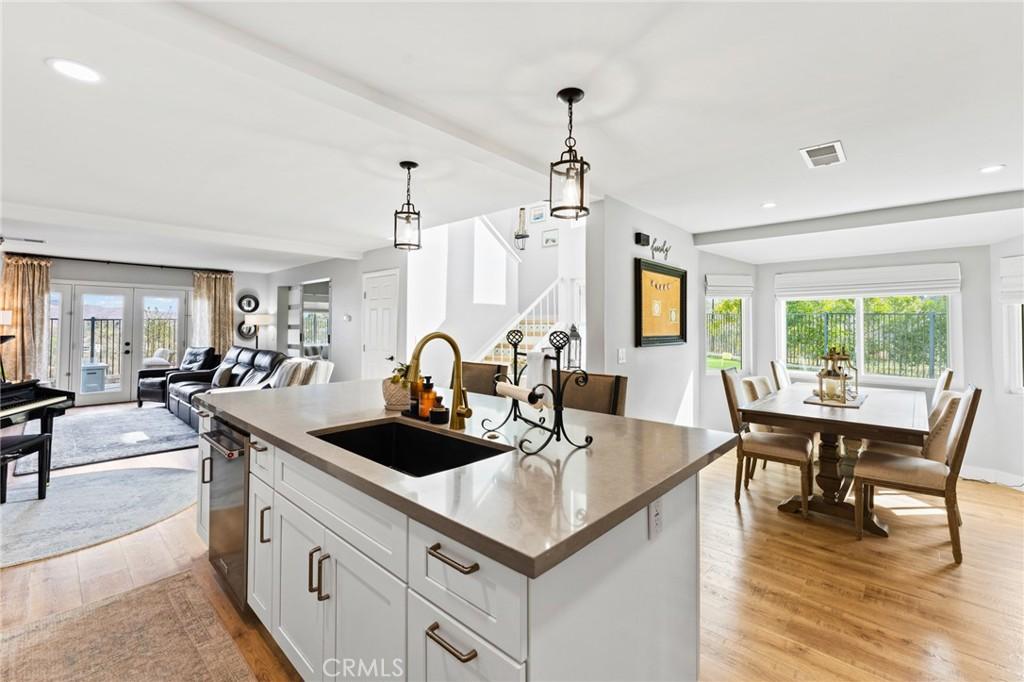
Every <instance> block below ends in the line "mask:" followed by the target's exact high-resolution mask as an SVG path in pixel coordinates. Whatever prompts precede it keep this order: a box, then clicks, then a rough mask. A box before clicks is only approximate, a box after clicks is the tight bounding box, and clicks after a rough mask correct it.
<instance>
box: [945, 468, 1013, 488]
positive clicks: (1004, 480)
mask: <svg viewBox="0 0 1024 682" xmlns="http://www.w3.org/2000/svg"><path fill="white" fill-rule="evenodd" d="M960 478H969V479H971V480H972V481H984V482H985V483H998V484H999V485H1005V486H1009V487H1011V488H1020V487H1024V476H1020V475H1015V474H1011V473H1008V472H1006V471H1000V470H999V469H988V468H985V467H972V466H964V467H963V468H962V469H961V470H960Z"/></svg>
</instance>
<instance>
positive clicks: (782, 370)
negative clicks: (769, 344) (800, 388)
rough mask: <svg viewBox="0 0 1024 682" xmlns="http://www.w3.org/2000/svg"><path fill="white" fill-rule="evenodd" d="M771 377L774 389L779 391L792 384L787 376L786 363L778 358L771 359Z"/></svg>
mask: <svg viewBox="0 0 1024 682" xmlns="http://www.w3.org/2000/svg"><path fill="white" fill-rule="evenodd" d="M771 365H772V377H773V378H774V379H775V389H776V390H778V391H781V390H782V389H784V388H786V387H787V386H792V385H793V382H792V381H791V380H790V378H789V370H788V369H786V363H784V362H782V361H780V360H772V362H771Z"/></svg>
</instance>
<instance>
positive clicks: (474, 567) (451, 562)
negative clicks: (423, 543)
mask: <svg viewBox="0 0 1024 682" xmlns="http://www.w3.org/2000/svg"><path fill="white" fill-rule="evenodd" d="M427 554H429V555H430V556H432V557H434V558H435V559H437V560H438V561H440V562H441V563H443V564H445V565H447V566H451V567H452V568H454V569H455V570H456V571H458V572H459V573H461V574H462V575H469V574H470V573H476V572H477V571H479V570H480V564H478V563H477V562H475V561H474V562H473V563H472V564H470V565H469V566H467V565H466V564H460V563H459V562H458V561H456V560H455V559H452V558H451V557H450V556H446V555H444V554H441V543H440V542H435V543H434V544H433V545H431V546H430V547H429V548H427Z"/></svg>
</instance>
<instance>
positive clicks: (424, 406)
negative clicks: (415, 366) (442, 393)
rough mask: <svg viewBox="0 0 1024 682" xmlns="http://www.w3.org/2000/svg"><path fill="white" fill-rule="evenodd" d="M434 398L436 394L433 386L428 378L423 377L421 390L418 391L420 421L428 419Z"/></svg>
mask: <svg viewBox="0 0 1024 682" xmlns="http://www.w3.org/2000/svg"><path fill="white" fill-rule="evenodd" d="M436 398H437V392H436V391H435V390H434V384H433V382H431V381H430V377H428V376H425V377H423V390H421V391H420V403H419V410H420V413H419V417H420V419H430V408H432V407H433V406H434V400H435V399H436Z"/></svg>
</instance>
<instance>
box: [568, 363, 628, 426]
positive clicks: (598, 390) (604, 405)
mask: <svg viewBox="0 0 1024 682" xmlns="http://www.w3.org/2000/svg"><path fill="white" fill-rule="evenodd" d="M562 374H563V376H562V381H563V382H564V381H565V376H564V375H565V372H563V373H562ZM554 377H555V372H554V370H552V371H551V381H552V382H554V380H555V378H554ZM627 381H628V377H624V376H620V375H618V374H595V373H594V372H587V384H586V386H580V385H578V384H577V383H576V382H575V381H574V380H572V379H570V380H569V381H568V383H566V385H565V394H564V395H563V396H562V404H563V405H565V407H571V408H573V409H576V410H587V411H588V412H601V413H602V414H614V415H617V416H619V417H622V416H624V415H625V414H626V383H627ZM552 385H554V383H552Z"/></svg>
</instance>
